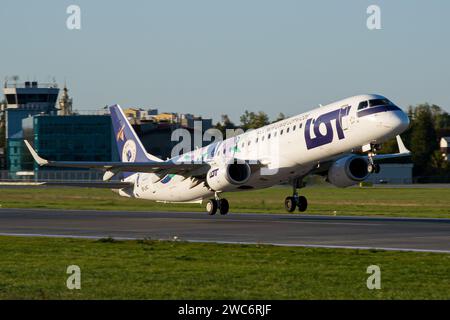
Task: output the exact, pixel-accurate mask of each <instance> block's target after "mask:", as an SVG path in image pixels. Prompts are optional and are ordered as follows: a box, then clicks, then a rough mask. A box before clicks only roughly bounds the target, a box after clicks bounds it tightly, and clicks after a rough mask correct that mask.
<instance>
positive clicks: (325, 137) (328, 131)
mask: <svg viewBox="0 0 450 320" xmlns="http://www.w3.org/2000/svg"><path fill="white" fill-rule="evenodd" d="M350 108H351V107H350V106H346V107H343V108H340V109H337V110H334V111H331V112H328V113H324V114H322V115H320V116H319V117H318V118H317V119H315V120H314V119H308V120H306V125H305V141H306V147H307V148H308V150H309V149H314V148H317V147H320V146H323V145H326V144H329V143H331V142H332V141H333V138H334V132H333V127H332V125H331V121H333V120H335V122H336V131H337V135H338V138H339V140H342V139H344V138H345V136H344V131H343V130H342V118H343V117H346V116H348V114H349V112H350ZM311 127H313V135H312V134H311Z"/></svg>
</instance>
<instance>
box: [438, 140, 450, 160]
mask: <svg viewBox="0 0 450 320" xmlns="http://www.w3.org/2000/svg"><path fill="white" fill-rule="evenodd" d="M439 148H440V150H441V154H442V158H443V159H444V160H445V161H450V157H449V154H450V137H442V138H441V140H440V141H439Z"/></svg>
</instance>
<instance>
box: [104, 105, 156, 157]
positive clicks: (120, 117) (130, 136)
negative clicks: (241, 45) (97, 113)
mask: <svg viewBox="0 0 450 320" xmlns="http://www.w3.org/2000/svg"><path fill="white" fill-rule="evenodd" d="M109 111H110V113H111V121H112V125H113V130H114V139H115V140H116V143H117V151H118V152H119V157H120V161H122V162H146V161H162V160H161V159H159V158H158V157H155V156H153V155H151V154H149V153H147V151H146V150H145V148H144V146H143V145H142V142H141V140H139V137H138V136H137V134H136V132H135V131H134V129H133V127H132V126H131V124H130V122H129V121H128V119H127V117H126V116H125V114H124V113H123V111H122V109H121V108H120V106H119V105H113V106H110V107H109Z"/></svg>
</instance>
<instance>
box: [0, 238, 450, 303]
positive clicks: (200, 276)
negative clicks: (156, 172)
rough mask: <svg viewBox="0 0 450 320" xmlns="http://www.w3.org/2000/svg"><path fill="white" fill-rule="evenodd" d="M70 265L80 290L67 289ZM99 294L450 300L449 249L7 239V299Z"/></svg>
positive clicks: (1, 252)
mask: <svg viewBox="0 0 450 320" xmlns="http://www.w3.org/2000/svg"><path fill="white" fill-rule="evenodd" d="M73 264H75V265H78V266H79V267H80V268H81V290H68V289H67V287H66V280H67V277H68V275H67V274H66V269H67V266H69V265H73ZM369 265H378V266H379V267H380V268H381V289H380V290H369V289H367V287H366V281H367V277H368V276H369V274H367V273H366V270H367V267H368V266H369ZM93 298H95V299H113V298H116V299H450V255H447V254H436V253H412V252H383V251H369V250H366V251H365V250H338V249H335V250H331V249H308V248H289V247H274V246H260V245H245V246H244V245H218V244H196V243H183V242H158V241H145V240H144V241H120V242H116V241H108V240H105V241H95V240H79V239H77V240H75V239H56V238H15V237H0V299H93Z"/></svg>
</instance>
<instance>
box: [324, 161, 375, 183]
mask: <svg viewBox="0 0 450 320" xmlns="http://www.w3.org/2000/svg"><path fill="white" fill-rule="evenodd" d="M368 176H369V172H368V171H367V160H366V159H365V158H363V157H359V156H348V157H344V158H341V159H339V160H337V161H336V162H334V163H333V164H332V165H331V167H330V169H329V170H328V177H327V180H328V182H330V183H331V184H333V185H335V186H336V187H339V188H345V187H350V186H352V185H355V184H357V183H358V182H361V181H363V180H365V179H366V178H367V177H368Z"/></svg>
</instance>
